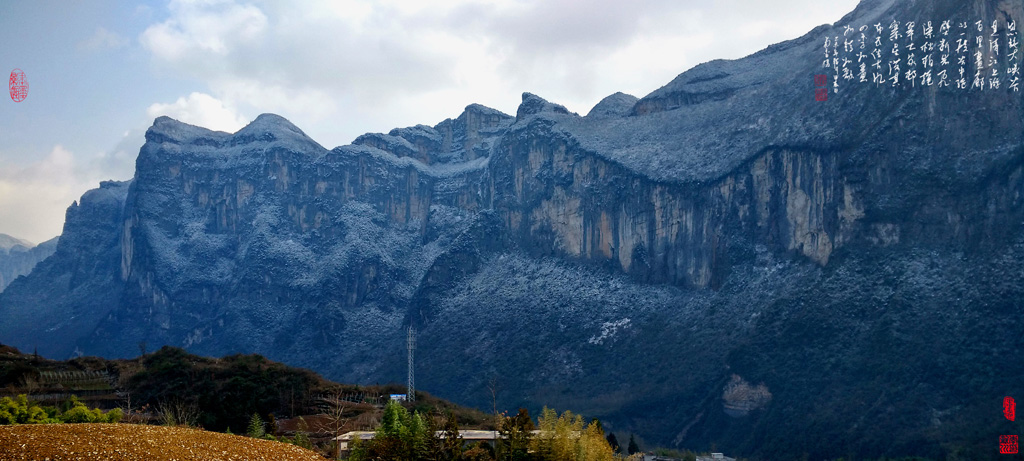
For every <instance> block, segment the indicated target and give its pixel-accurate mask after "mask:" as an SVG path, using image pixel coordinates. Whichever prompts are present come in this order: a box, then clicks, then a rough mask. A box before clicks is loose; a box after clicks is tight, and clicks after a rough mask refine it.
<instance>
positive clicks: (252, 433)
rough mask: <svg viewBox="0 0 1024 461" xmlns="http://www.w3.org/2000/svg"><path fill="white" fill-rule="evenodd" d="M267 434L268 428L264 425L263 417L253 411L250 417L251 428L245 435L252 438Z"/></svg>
mask: <svg viewBox="0 0 1024 461" xmlns="http://www.w3.org/2000/svg"><path fill="white" fill-rule="evenodd" d="M266 434H267V431H266V429H265V428H264V426H263V418H260V415H259V414H256V413H253V414H252V418H249V430H247V431H246V433H245V435H248V436H249V437H252V438H256V439H259V438H263V436H264V435H266Z"/></svg>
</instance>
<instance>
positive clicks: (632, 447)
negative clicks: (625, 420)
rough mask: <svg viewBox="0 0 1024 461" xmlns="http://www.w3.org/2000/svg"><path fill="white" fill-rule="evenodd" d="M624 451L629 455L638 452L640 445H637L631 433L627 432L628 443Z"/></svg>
mask: <svg viewBox="0 0 1024 461" xmlns="http://www.w3.org/2000/svg"><path fill="white" fill-rule="evenodd" d="M626 452H627V453H629V454H631V455H632V454H634V453H639V452H640V446H639V445H637V444H636V440H635V439H633V434H629V445H628V446H627V447H626Z"/></svg>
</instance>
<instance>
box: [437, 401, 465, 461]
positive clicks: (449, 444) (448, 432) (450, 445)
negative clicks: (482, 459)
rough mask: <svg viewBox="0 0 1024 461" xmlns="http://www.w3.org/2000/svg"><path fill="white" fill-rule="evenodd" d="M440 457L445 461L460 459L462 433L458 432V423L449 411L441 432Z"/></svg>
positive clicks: (453, 414)
mask: <svg viewBox="0 0 1024 461" xmlns="http://www.w3.org/2000/svg"><path fill="white" fill-rule="evenodd" d="M441 434H442V435H441V437H442V438H441V446H440V448H441V456H440V459H442V460H445V461H457V460H459V459H461V458H462V433H460V432H459V422H458V421H457V420H456V419H455V413H453V412H452V411H451V410H449V411H448V415H447V416H446V417H445V420H444V428H443V429H442V430H441Z"/></svg>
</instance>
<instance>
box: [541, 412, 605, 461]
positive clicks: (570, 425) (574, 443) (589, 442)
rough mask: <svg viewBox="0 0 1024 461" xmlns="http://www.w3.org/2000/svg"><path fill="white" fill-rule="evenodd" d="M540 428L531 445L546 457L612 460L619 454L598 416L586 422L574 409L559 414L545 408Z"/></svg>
mask: <svg viewBox="0 0 1024 461" xmlns="http://www.w3.org/2000/svg"><path fill="white" fill-rule="evenodd" d="M537 427H538V429H539V433H538V435H537V437H535V438H534V439H533V441H532V442H531V444H530V448H531V449H532V451H533V452H534V454H535V455H536V456H537V457H538V458H540V459H542V460H546V461H547V460H550V461H561V460H578V461H611V460H612V459H613V458H614V457H615V453H614V451H613V450H612V447H611V445H609V444H608V441H607V440H605V438H604V430H603V429H602V428H601V422H600V421H598V420H597V419H594V420H591V422H590V424H584V423H583V417H582V416H580V415H574V414H573V413H572V412H571V411H566V412H564V413H562V414H561V415H558V413H557V412H556V411H555V410H552V409H550V408H546V407H545V408H544V411H543V412H542V413H541V416H540V418H538V419H537Z"/></svg>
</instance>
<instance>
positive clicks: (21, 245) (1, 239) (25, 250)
mask: <svg viewBox="0 0 1024 461" xmlns="http://www.w3.org/2000/svg"><path fill="white" fill-rule="evenodd" d="M57 239H58V237H54V238H52V239H50V240H47V241H45V242H43V243H40V244H39V245H35V244H33V243H32V242H29V241H28V240H22V239H19V238H16V237H11V236H10V235H7V234H0V293H2V292H3V291H4V288H7V285H10V284H11V281H13V280H14V279H16V278H18V277H19V276H22V275H26V274H28V273H29V272H32V269H33V268H34V267H36V264H37V263H39V261H42V260H44V259H46V258H48V257H50V255H52V254H53V252H54V251H55V250H56V249H57Z"/></svg>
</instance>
